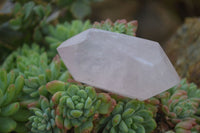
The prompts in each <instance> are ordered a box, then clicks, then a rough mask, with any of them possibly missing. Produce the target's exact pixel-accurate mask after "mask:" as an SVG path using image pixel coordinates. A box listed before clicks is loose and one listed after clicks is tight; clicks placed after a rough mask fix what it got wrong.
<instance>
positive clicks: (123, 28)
mask: <svg viewBox="0 0 200 133" xmlns="http://www.w3.org/2000/svg"><path fill="white" fill-rule="evenodd" d="M137 26H138V23H137V21H130V22H127V21H126V20H125V19H121V20H117V21H115V22H112V21H111V20H110V19H107V20H105V21H101V22H95V23H94V24H93V27H94V28H98V29H102V30H107V31H112V32H117V33H122V34H127V35H130V36H135V35H136V34H135V33H136V30H137Z"/></svg>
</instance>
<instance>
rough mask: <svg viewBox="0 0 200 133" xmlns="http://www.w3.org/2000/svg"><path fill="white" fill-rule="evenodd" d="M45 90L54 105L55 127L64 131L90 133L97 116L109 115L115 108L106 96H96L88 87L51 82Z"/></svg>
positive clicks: (102, 94) (113, 101) (113, 102)
mask: <svg viewBox="0 0 200 133" xmlns="http://www.w3.org/2000/svg"><path fill="white" fill-rule="evenodd" d="M46 88H47V90H48V91H49V92H50V93H51V94H53V96H52V101H53V103H54V104H55V105H56V118H55V119H56V125H57V126H58V128H60V129H64V130H65V131H68V130H70V129H72V128H73V127H74V132H75V133H83V132H91V131H92V129H93V121H94V120H95V119H96V118H97V117H98V115H99V114H105V115H106V114H109V113H110V112H112V110H113V108H114V106H115V100H114V99H112V98H111V97H110V96H109V95H108V94H105V93H99V94H97V93H96V91H95V89H94V88H92V87H89V86H80V85H75V84H69V83H65V82H61V81H52V82H49V83H48V84H47V85H46Z"/></svg>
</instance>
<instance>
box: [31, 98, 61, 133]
mask: <svg viewBox="0 0 200 133" xmlns="http://www.w3.org/2000/svg"><path fill="white" fill-rule="evenodd" d="M30 110H32V111H33V112H34V113H33V115H31V116H30V117H29V123H28V125H29V126H30V130H31V132H32V133H62V131H61V130H60V129H59V128H58V127H57V126H56V122H55V117H56V114H55V109H54V105H53V103H52V101H51V100H50V101H49V100H48V99H47V98H46V97H44V96H41V98H40V108H30Z"/></svg>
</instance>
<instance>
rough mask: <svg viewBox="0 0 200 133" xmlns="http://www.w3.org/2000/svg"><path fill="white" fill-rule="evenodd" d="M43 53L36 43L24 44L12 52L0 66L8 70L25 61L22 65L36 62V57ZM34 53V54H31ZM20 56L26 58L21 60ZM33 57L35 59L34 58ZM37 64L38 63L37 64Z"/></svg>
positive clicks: (42, 49)
mask: <svg viewBox="0 0 200 133" xmlns="http://www.w3.org/2000/svg"><path fill="white" fill-rule="evenodd" d="M42 53H44V48H40V47H39V46H38V45H37V44H35V43H33V44H32V45H31V46H28V45H27V44H24V45H23V47H22V48H18V49H17V50H16V51H14V52H12V53H11V54H10V55H9V56H8V57H7V58H6V59H5V61H4V62H3V64H2V65H1V68H3V69H5V70H7V71H10V70H15V69H17V67H18V65H19V64H20V63H21V64H23V63H25V64H23V65H26V66H28V65H31V64H34V65H35V64H37V63H39V62H37V61H36V59H37V57H38V56H39V55H41V54H42ZM32 55H34V56H32ZM21 58H23V59H26V61H23V63H22V62H21V60H22V59H21ZM34 58H35V59H34ZM38 65H39V64H38Z"/></svg>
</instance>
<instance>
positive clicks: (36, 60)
mask: <svg viewBox="0 0 200 133" xmlns="http://www.w3.org/2000/svg"><path fill="white" fill-rule="evenodd" d="M2 67H3V68H7V69H8V70H10V69H13V70H14V71H15V72H16V73H19V74H21V75H23V76H24V78H25V85H24V87H23V90H22V91H23V95H22V97H20V100H21V102H20V103H21V104H22V105H23V106H25V107H27V106H34V105H37V104H38V99H39V97H40V95H44V96H48V92H47V91H46V88H45V85H46V83H47V82H49V81H52V80H61V81H67V80H68V79H69V78H71V76H70V74H69V72H68V71H67V70H66V68H65V66H64V64H63V62H62V61H61V60H60V58H59V57H58V56H56V57H55V58H54V59H53V60H52V61H51V62H50V63H49V60H48V57H47V54H46V53H45V52H43V50H42V49H40V47H39V46H38V45H36V44H35V45H33V46H32V47H28V46H27V45H25V46H24V47H23V48H21V49H19V50H18V51H16V52H14V53H12V54H11V55H10V56H9V57H8V58H7V59H6V61H5V62H4V64H3V66H2Z"/></svg>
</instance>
